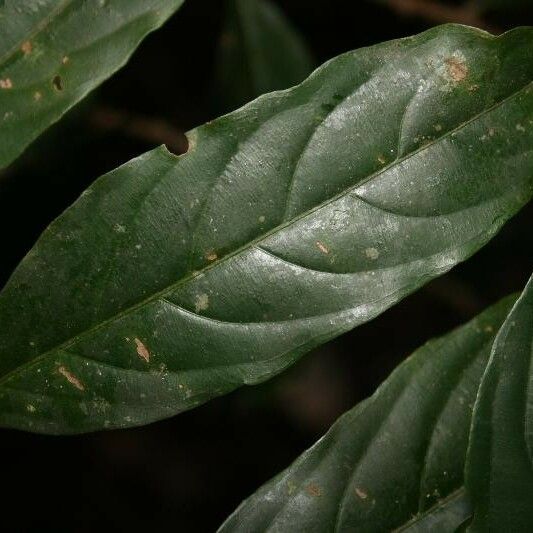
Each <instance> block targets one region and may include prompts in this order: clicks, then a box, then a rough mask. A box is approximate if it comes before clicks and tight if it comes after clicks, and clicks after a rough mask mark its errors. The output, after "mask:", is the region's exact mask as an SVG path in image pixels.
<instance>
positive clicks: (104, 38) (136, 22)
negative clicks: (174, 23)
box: [0, 0, 183, 168]
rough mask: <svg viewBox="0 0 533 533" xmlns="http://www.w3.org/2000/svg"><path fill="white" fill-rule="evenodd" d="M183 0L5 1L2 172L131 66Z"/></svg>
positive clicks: (0, 40) (0, 51) (0, 48)
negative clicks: (136, 53)
mask: <svg viewBox="0 0 533 533" xmlns="http://www.w3.org/2000/svg"><path fill="white" fill-rule="evenodd" d="M182 3H183V0H39V2H36V1H35V0H6V1H5V2H2V3H1V6H0V139H1V142H0V168H2V167H5V166H7V165H8V164H9V163H11V162H12V161H13V160H14V159H15V158H16V157H17V156H19V155H20V154H21V153H22V151H23V150H24V149H25V148H26V146H27V145H28V144H29V143H30V142H31V141H33V140H34V139H35V138H36V137H37V136H38V135H39V134H40V133H42V132H43V131H44V130H45V129H46V128H48V127H49V126H50V125H51V124H53V123H54V122H56V121H57V120H58V119H59V118H60V117H61V116H62V115H63V114H64V113H65V112H66V111H68V110H69V109H70V108H71V107H72V106H73V105H74V104H76V103H77V102H79V101H80V100H81V99H82V98H83V97H84V96H85V95H86V94H87V93H88V92H90V91H91V90H93V89H94V88H95V87H97V86H98V85H99V84H100V83H101V82H102V81H104V80H105V79H106V78H108V77H109V76H110V75H111V74H113V72H115V71H116V70H117V69H119V68H120V67H121V66H122V65H124V64H125V63H126V61H127V60H128V58H129V56H130V55H131V54H132V52H133V51H134V50H135V48H136V47H137V45H138V44H139V42H140V41H141V40H142V38H143V37H144V36H145V35H146V34H147V33H149V32H150V31H152V30H155V29H156V28H158V27H159V26H161V24H163V22H164V21H165V20H166V19H167V18H168V17H169V16H170V15H171V14H172V13H173V12H174V11H175V10H176V9H178V8H179V7H180V6H181V4H182Z"/></svg>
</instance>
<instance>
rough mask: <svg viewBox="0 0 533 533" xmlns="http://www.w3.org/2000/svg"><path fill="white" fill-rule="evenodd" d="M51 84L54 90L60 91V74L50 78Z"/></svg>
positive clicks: (61, 84) (61, 83)
mask: <svg viewBox="0 0 533 533" xmlns="http://www.w3.org/2000/svg"><path fill="white" fill-rule="evenodd" d="M52 85H53V86H54V89H55V90H56V91H62V90H63V80H62V79H61V76H54V79H53V80H52Z"/></svg>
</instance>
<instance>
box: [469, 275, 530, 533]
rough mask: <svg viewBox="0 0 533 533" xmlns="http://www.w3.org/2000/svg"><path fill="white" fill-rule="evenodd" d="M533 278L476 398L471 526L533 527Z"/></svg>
mask: <svg viewBox="0 0 533 533" xmlns="http://www.w3.org/2000/svg"><path fill="white" fill-rule="evenodd" d="M532 361H533V277H532V278H531V279H530V281H529V283H528V285H527V287H526V288H525V290H524V292H523V294H522V296H521V297H520V299H519V300H518V302H517V303H516V305H515V307H514V308H513V310H512V312H511V313H510V315H509V317H508V318H507V320H506V321H505V324H504V325H503V327H502V329H501V331H500V332H499V333H498V337H497V338H496V341H495V343H494V348H493V351H492V354H491V357H490V362H489V365H488V367H487V370H486V372H485V375H484V376H483V381H482V384H481V387H480V390H479V395H478V398H477V400H476V405H475V410H474V415H473V420H472V432H471V437H470V444H469V449H468V461H467V468H466V484H467V489H468V491H469V493H470V497H471V499H472V502H473V504H474V511H475V512H474V521H473V523H472V524H471V526H470V528H469V531H480V532H481V531H531V530H532V529H533V505H532V502H533V430H532V428H533V389H532V384H533V365H532Z"/></svg>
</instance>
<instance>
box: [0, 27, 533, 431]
mask: <svg viewBox="0 0 533 533" xmlns="http://www.w3.org/2000/svg"><path fill="white" fill-rule="evenodd" d="M532 41H533V32H532V31H530V30H527V29H520V30H516V31H513V32H511V33H508V34H507V35H505V36H504V37H501V38H493V37H491V36H489V35H487V34H486V33H483V32H480V31H477V30H473V29H470V28H464V27H460V26H443V27H440V28H436V29H432V30H429V31H428V32H426V33H423V34H421V35H419V36H417V37H414V38H408V39H403V40H399V41H392V42H389V43H385V44H381V45H378V46H375V47H371V48H366V49H362V50H359V51H356V52H352V53H348V54H345V55H343V56H340V57H339V58H337V59H335V60H333V61H331V62H329V63H327V64H326V65H324V66H323V67H322V68H321V69H319V70H318V71H317V72H315V73H314V74H313V75H312V76H311V77H310V78H309V79H308V80H307V81H305V82H304V83H303V84H302V85H300V86H298V87H296V88H293V89H290V90H287V91H285V92H280V93H272V94H270V95H267V96H264V97H261V98H259V99H258V100H257V101H255V102H253V103H251V104H250V105H248V106H246V107H244V108H242V109H240V110H239V111H237V112H235V113H232V114H230V115H227V116H225V117H222V118H221V119H219V120H216V121H214V122H211V123H208V124H206V125H205V126H202V127H201V128H198V129H197V130H194V131H193V132H192V133H191V134H190V135H189V139H190V148H189V151H188V153H187V154H186V155H184V156H182V157H180V158H176V157H175V156H173V155H171V154H169V153H168V152H167V151H166V150H164V149H157V150H154V151H152V152H149V153H147V154H145V155H143V156H141V157H140V158H138V159H136V160H133V161H131V162H130V163H128V164H126V165H124V166H123V167H121V168H119V169H117V170H116V171H114V172H111V173H110V174H108V175H106V176H104V177H103V178H102V179H100V180H98V181H97V182H96V183H95V184H94V186H92V187H91V188H90V189H88V190H87V191H86V193H85V194H84V195H83V196H82V197H81V198H80V199H79V200H78V202H77V203H76V204H75V205H74V206H73V207H71V208H70V209H69V210H67V211H66V212H65V213H64V214H63V215H62V216H61V217H60V218H59V219H58V220H56V221H55V222H54V223H53V224H52V225H51V226H50V228H49V229H48V230H47V231H46V232H45V233H44V234H43V236H42V237H41V238H40V240H39V242H38V243H37V244H36V246H35V247H34V248H33V250H32V251H30V253H29V255H28V256H27V257H26V258H25V259H24V260H23V261H22V263H21V264H20V266H19V267H18V268H17V270H16V271H15V273H14V274H13V275H12V277H11V279H10V280H9V282H8V284H7V285H6V287H5V288H4V290H3V292H2V293H1V294H0V327H1V331H0V423H1V424H4V425H10V426H15V427H19V428H25V429H32V430H35V431H44V432H58V433H61V432H77V431H87V430H92V429H98V428H102V427H108V428H111V427H124V426H129V425H135V424H144V423H147V422H150V421H153V420H157V419H160V418H163V417H166V416H170V415H172V414H174V413H177V412H179V411H182V410H184V409H190V408H192V407H194V406H196V405H198V404H200V403H202V402H205V401H207V400H208V399H210V398H213V397H215V396H218V395H221V394H224V393H227V392H229V391H231V390H233V389H235V388H237V387H238V386H240V385H242V384H253V383H258V382H261V381H263V380H265V379H268V378H269V377H272V376H273V375H275V374H276V373H278V372H280V371H282V370H283V369H284V368H286V367H288V366H289V365H291V364H293V363H294V361H296V360H297V359H298V358H299V357H300V356H301V355H302V354H304V353H305V352H307V351H309V350H310V349H311V348H313V347H315V346H317V345H319V344H320V343H323V342H325V341H327V340H328V339H331V338H333V337H335V336H336V335H339V334H341V333H343V332H345V331H348V330H349V329H351V328H353V327H354V326H357V325H359V324H361V323H363V322H366V321H368V320H370V319H372V318H373V317H375V316H377V315H378V314H379V313H381V312H383V311H384V310H385V309H387V308H388V307H390V306H391V305H393V304H394V303H395V302H397V301H399V300H400V299H402V298H403V297H404V296H405V295H407V294H409V293H411V292H412V291H414V290H416V289H417V288H418V287H420V286H421V285H423V284H424V283H425V282H427V281H428V280H430V279H432V278H434V277H435V276H438V275H440V274H442V273H444V272H446V271H447V270H449V269H450V268H452V267H453V266H454V265H455V264H457V263H458V262H459V261H462V260H464V259H465V258H467V257H469V256H470V255H472V254H473V253H474V252H475V251H476V250H478V249H479V248H480V247H481V246H483V245H484V244H485V243H486V242H487V241H488V240H489V239H490V238H491V237H492V236H493V235H494V234H495V233H496V232H497V231H498V230H499V228H500V227H501V226H502V224H503V223H504V222H505V221H506V220H507V219H508V218H509V217H510V216H512V215H513V214H514V213H515V212H516V211H517V210H518V209H520V208H521V206H522V205H524V203H525V202H527V201H528V200H529V199H530V197H531V195H532V193H533V186H532V182H533V172H532V165H533V153H532V152H531V140H532V138H533V133H532V131H533V130H532V127H531V120H532V118H533V93H532V92H531V79H532V77H533V76H532V74H533V72H532V71H533V64H532V63H531V62H530V61H528V60H527V58H528V57H529V55H530V54H531V50H532ZM28 405H32V406H33V408H32V409H28Z"/></svg>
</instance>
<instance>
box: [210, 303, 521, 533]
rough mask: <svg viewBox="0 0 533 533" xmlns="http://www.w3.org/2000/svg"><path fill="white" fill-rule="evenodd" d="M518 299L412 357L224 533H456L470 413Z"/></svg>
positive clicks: (463, 502) (462, 513)
mask: <svg viewBox="0 0 533 533" xmlns="http://www.w3.org/2000/svg"><path fill="white" fill-rule="evenodd" d="M514 300H515V298H514V297H513V298H506V299H505V300H502V301H501V302H500V303H498V304H497V305H495V306H493V307H492V308H490V309H488V310H487V311H485V312H484V313H482V314H481V315H480V316H479V317H477V318H476V319H474V320H473V321H471V322H469V323H468V324H466V325H465V326H463V327H461V328H459V329H457V330H455V331H453V332H451V333H449V334H448V335H446V336H444V337H441V338H440V339H436V340H433V341H430V342H429V343H427V344H426V345H425V346H423V347H422V348H420V349H419V350H418V351H416V352H415V353H414V354H413V355H412V356H411V357H410V358H409V359H407V360H406V361H405V362H404V363H402V364H401V365H400V366H399V367H398V368H397V369H396V370H395V371H394V372H393V374H392V375H391V376H390V377H389V378H388V379H387V380H386V381H385V383H383V384H382V385H381V387H380V388H379V389H378V390H377V392H376V393H375V394H374V395H373V396H372V397H371V398H370V399H368V400H366V401H364V402H362V403H361V404H359V405H358V406H356V407H355V408H354V409H352V410H351V411H349V412H348V413H346V414H345V415H344V416H342V417H341V418H340V419H339V420H338V421H337V422H336V423H335V424H334V425H333V426H332V428H331V429H330V430H329V431H328V433H326V435H325V436H324V437H323V438H322V439H320V440H319V441H318V442H317V443H316V444H315V445H314V446H313V447H312V448H311V449H309V450H308V451H306V452H305V453H304V454H303V455H301V456H300V458H299V459H297V460H296V461H295V462H294V463H293V464H292V465H291V466H290V467H289V468H288V469H287V470H285V471H284V472H282V473H281V474H280V475H278V476H277V477H276V478H274V479H273V480H272V481H270V482H269V483H267V484H266V485H264V486H263V487H262V488H261V489H259V491H258V492H257V493H256V494H254V495H253V496H251V497H250V498H249V499H248V500H246V501H245V502H244V503H243V504H242V505H241V506H240V507H239V508H238V509H237V510H236V511H235V513H234V514H233V515H232V516H231V517H230V518H229V519H228V520H227V521H226V523H225V524H224V525H223V526H222V527H221V529H220V531H221V532H225V533H227V532H230V531H231V532H236V531H242V532H247V531H277V532H284V531H287V532H292V531H309V532H330V531H358V532H375V531H390V530H399V531H410V532H415V531H432V532H435V531H443V532H450V531H454V530H455V528H456V527H457V526H458V525H460V524H461V523H462V522H463V521H464V520H465V519H467V518H468V517H469V516H470V514H471V511H470V505H469V503H468V500H467V499H466V498H465V495H464V490H463V489H462V485H463V467H464V461H465V456H466V448H467V443H468V433H469V427H470V418H471V413H472V406H473V404H474V401H475V398H476V392H477V389H478V386H479V382H480V380H481V377H482V374H483V371H484V369H485V366H486V363H487V360H488V357H489V354H490V348H491V345H492V342H493V340H494V336H495V335H496V332H497V331H498V328H499V327H500V325H501V323H502V322H503V320H504V319H505V316H506V314H507V312H508V311H509V309H510V307H511V305H512V303H513V302H514Z"/></svg>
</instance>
